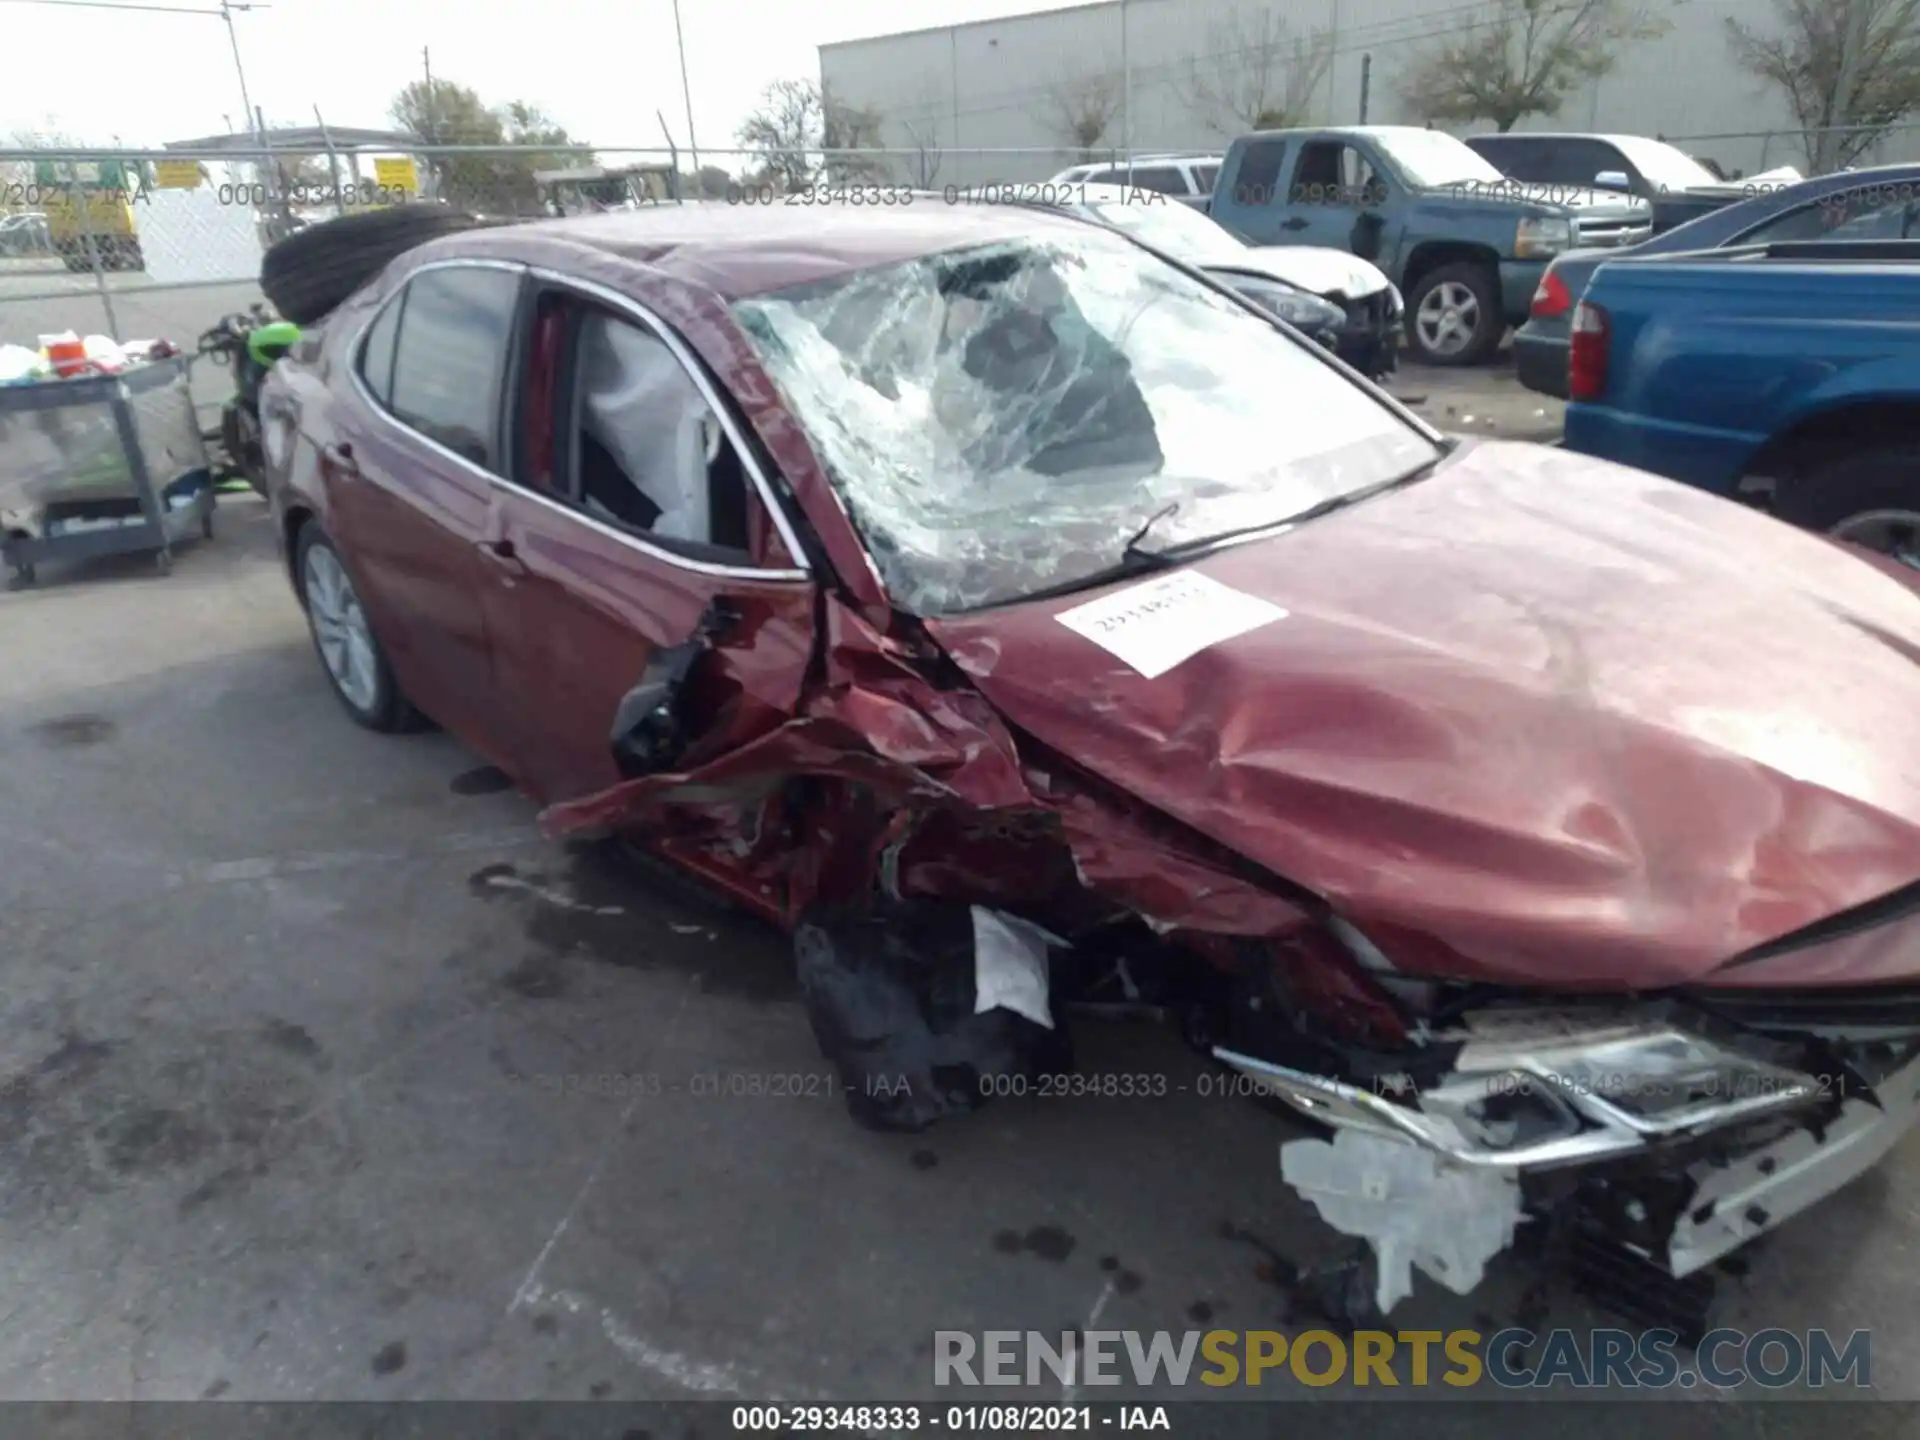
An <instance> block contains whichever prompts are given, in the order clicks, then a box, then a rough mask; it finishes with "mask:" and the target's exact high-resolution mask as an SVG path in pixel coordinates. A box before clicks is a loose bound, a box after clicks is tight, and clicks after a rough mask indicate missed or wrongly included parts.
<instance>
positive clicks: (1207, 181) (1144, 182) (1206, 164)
mask: <svg viewBox="0 0 1920 1440" xmlns="http://www.w3.org/2000/svg"><path fill="white" fill-rule="evenodd" d="M1219 174H1220V157H1219V156H1218V155H1136V156H1135V157H1134V158H1133V159H1132V160H1126V161H1120V162H1118V163H1115V162H1112V161H1107V162H1102V163H1099V164H1094V165H1074V166H1070V167H1069V168H1067V169H1065V170H1062V171H1061V172H1060V173H1059V174H1058V175H1055V176H1054V177H1053V178H1052V179H1051V180H1049V181H1047V182H1046V183H1047V184H1049V185H1119V186H1123V187H1125V188H1128V189H1132V190H1151V191H1154V192H1155V193H1156V194H1160V195H1171V196H1172V197H1173V198H1174V199H1176V200H1178V201H1180V202H1181V203H1182V204H1185V205H1191V206H1192V207H1193V208H1194V209H1196V210H1198V211H1200V212H1201V213H1202V214H1204V213H1206V209H1207V206H1208V205H1209V204H1210V203H1211V202H1212V199H1213V182H1214V181H1215V180H1216V179H1217V178H1218V177H1219Z"/></svg>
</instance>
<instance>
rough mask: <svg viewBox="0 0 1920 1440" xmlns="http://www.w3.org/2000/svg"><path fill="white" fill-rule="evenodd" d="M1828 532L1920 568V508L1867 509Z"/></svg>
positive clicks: (1903, 563) (1834, 536)
mask: <svg viewBox="0 0 1920 1440" xmlns="http://www.w3.org/2000/svg"><path fill="white" fill-rule="evenodd" d="M1827 533H1828V534H1829V535H1831V536H1833V538H1834V539H1836V540H1845V541H1848V542H1849V543H1851V544H1854V545H1859V546H1863V547H1864V548H1866V549H1868V550H1877V551H1879V552H1880V553H1881V554H1882V555H1888V556H1891V557H1892V558H1893V559H1895V560H1898V561H1899V562H1900V563H1901V564H1902V565H1906V566H1908V567H1910V568H1911V569H1914V570H1920V511H1916V510H1865V511H1862V512H1861V513H1860V514H1858V515H1849V516H1848V517H1847V518H1846V519H1845V520H1842V521H1841V522H1840V523H1839V524H1838V525H1836V526H1834V527H1833V529H1831V530H1829V531H1828V532H1827Z"/></svg>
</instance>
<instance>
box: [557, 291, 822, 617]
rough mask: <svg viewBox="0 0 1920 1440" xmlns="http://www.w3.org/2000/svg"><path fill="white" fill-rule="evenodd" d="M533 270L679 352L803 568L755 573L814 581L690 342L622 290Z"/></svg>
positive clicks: (750, 451)
mask: <svg viewBox="0 0 1920 1440" xmlns="http://www.w3.org/2000/svg"><path fill="white" fill-rule="evenodd" d="M532 271H533V276H534V278H535V279H537V280H543V281H546V282H547V283H549V284H553V285H559V286H561V287H563V288H565V289H569V290H577V291H578V292H580V293H581V294H582V295H590V296H592V297H593V298H594V299H596V300H598V301H600V302H601V303H602V304H605V305H607V306H608V307H610V308H611V309H614V310H618V311H620V312H622V313H623V314H625V315H626V316H628V317H629V318H630V319H633V320H636V321H638V322H639V323H640V324H641V325H643V326H645V327H646V328H647V329H648V330H650V331H651V332H652V333H653V335H654V338H655V339H657V340H659V341H660V343H661V344H663V345H665V346H666V347H667V349H668V350H670V351H672V352H673V358H674V359H676V360H678V361H679V362H680V368H681V369H682V370H685V371H686V372H687V375H688V377H689V378H690V379H691V380H692V381H693V383H694V385H695V387H696V388H698V389H699V391H700V394H701V396H702V398H704V399H705V400H706V402H707V408H708V409H710V410H711V411H713V416H714V418H715V419H716V420H718V421H719V422H720V428H721V429H722V430H724V431H725V432H726V435H727V439H728V440H729V441H730V442H731V443H732V445H733V453H734V454H736V455H738V456H739V457H740V468H741V469H743V470H745V471H746V472H747V478H748V479H749V480H750V481H751V482H752V484H753V488H754V491H755V493H756V494H758V495H759V497H760V504H761V505H762V506H763V507H765V509H766V512H767V518H768V519H770V520H772V521H773V528H774V529H775V530H777V531H779V532H780V541H781V543H782V544H784V545H785V546H786V547H787V553H788V554H789V555H791V556H792V557H793V558H794V560H795V562H796V564H797V566H798V568H797V569H793V570H754V571H752V572H751V573H753V574H755V575H799V576H802V577H804V578H806V579H809V580H811V579H812V578H813V571H812V569H811V568H810V567H809V566H808V564H807V552H806V551H805V550H804V549H803V548H802V547H801V544H800V537H799V536H798V535H796V534H795V533H794V530H793V526H792V524H791V523H790V521H789V520H788V517H787V510H786V506H785V504H784V503H783V502H782V501H781V499H780V497H779V495H778V493H777V492H776V491H775V490H774V488H773V482H772V481H770V480H769V479H768V478H767V474H766V471H764V470H762V469H761V468H760V458H759V456H758V455H757V454H756V453H755V451H754V448H753V447H752V446H751V445H749V444H748V443H747V437H746V436H745V435H743V434H742V433H741V432H740V427H739V426H738V425H736V424H734V420H733V412H732V408H731V407H730V406H729V405H728V404H727V402H726V399H725V398H724V397H723V396H721V395H720V394H719V393H718V392H717V391H716V390H715V389H714V388H713V384H712V382H711V381H709V380H708V379H707V370H706V366H704V365H702V364H701V363H700V360H699V358H698V357H697V356H696V355H694V353H693V352H692V351H691V350H689V349H688V348H687V345H686V342H685V341H684V340H682V339H681V338H680V336H679V335H678V334H676V333H675V332H674V329H673V327H672V326H671V325H669V324H667V323H666V321H664V320H662V319H661V318H660V317H659V316H658V315H656V314H654V313H653V311H651V310H649V309H648V308H647V307H646V306H645V305H643V304H641V303H640V302H639V301H638V300H635V299H633V298H632V297H631V296H629V295H623V294H621V293H620V292H619V291H618V290H615V289H613V288H611V287H610V286H606V285H602V284H600V283H599V282H598V281H594V280H584V279H581V278H580V277H578V276H574V275H563V274H561V273H560V272H559V271H557V270H548V269H545V268H544V267H542V266H539V265H535V266H533V267H532Z"/></svg>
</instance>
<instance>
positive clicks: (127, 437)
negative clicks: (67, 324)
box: [0, 356, 215, 589]
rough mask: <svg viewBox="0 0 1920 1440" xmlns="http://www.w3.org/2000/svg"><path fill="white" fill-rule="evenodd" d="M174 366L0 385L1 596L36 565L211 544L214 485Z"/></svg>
mask: <svg viewBox="0 0 1920 1440" xmlns="http://www.w3.org/2000/svg"><path fill="white" fill-rule="evenodd" d="M187 375H188V362H187V359H186V357H184V356H178V357H172V358H169V359H165V360H155V361H151V362H149V363H147V364H144V365H136V366H134V367H132V368H130V369H128V370H126V371H124V372H123V373H121V374H119V375H89V376H84V377H81V378H77V379H72V380H47V381H43V382H41V383H38V384H33V385H7V386H0V559H4V560H5V562H6V564H7V567H8V569H9V570H10V571H11V575H10V577H9V580H8V588H9V589H19V588H22V587H24V586H28V585H31V584H33V582H34V580H35V578H36V574H35V567H36V566H37V565H38V564H39V562H40V561H42V560H78V559H84V558H87V557H89V556H94V555H121V554H127V553H130V552H131V553H138V552H142V551H151V552H153V557H154V564H155V565H156V566H157V567H158V569H159V570H160V572H161V573H162V574H165V573H167V572H168V571H170V570H172V568H173V550H174V546H175V545H176V544H177V543H178V542H179V541H181V540H183V539H186V538H187V537H189V536H191V535H194V534H196V533H197V534H198V535H200V536H201V537H202V538H205V539H209V540H210V539H212V538H213V507H214V503H215V502H214V482H213V473H212V469H211V467H210V465H209V464H208V461H207V451H206V444H205V442H204V441H203V440H202V439H201V436H200V426H199V422H198V420H197V419H196V417H195V414H194V408H193V399H192V396H191V394H190V392H189V390H188V384H187Z"/></svg>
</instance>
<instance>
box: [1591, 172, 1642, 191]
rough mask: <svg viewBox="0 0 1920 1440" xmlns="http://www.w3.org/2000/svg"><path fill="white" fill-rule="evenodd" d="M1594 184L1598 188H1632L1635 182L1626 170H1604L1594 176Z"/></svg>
mask: <svg viewBox="0 0 1920 1440" xmlns="http://www.w3.org/2000/svg"><path fill="white" fill-rule="evenodd" d="M1593 186H1594V189H1596V190H1631V189H1632V188H1633V182H1632V181H1631V180H1629V179H1628V178H1627V172H1626V171H1624V170H1602V171H1601V172H1600V173H1599V174H1598V175H1596V176H1594V177H1593Z"/></svg>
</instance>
